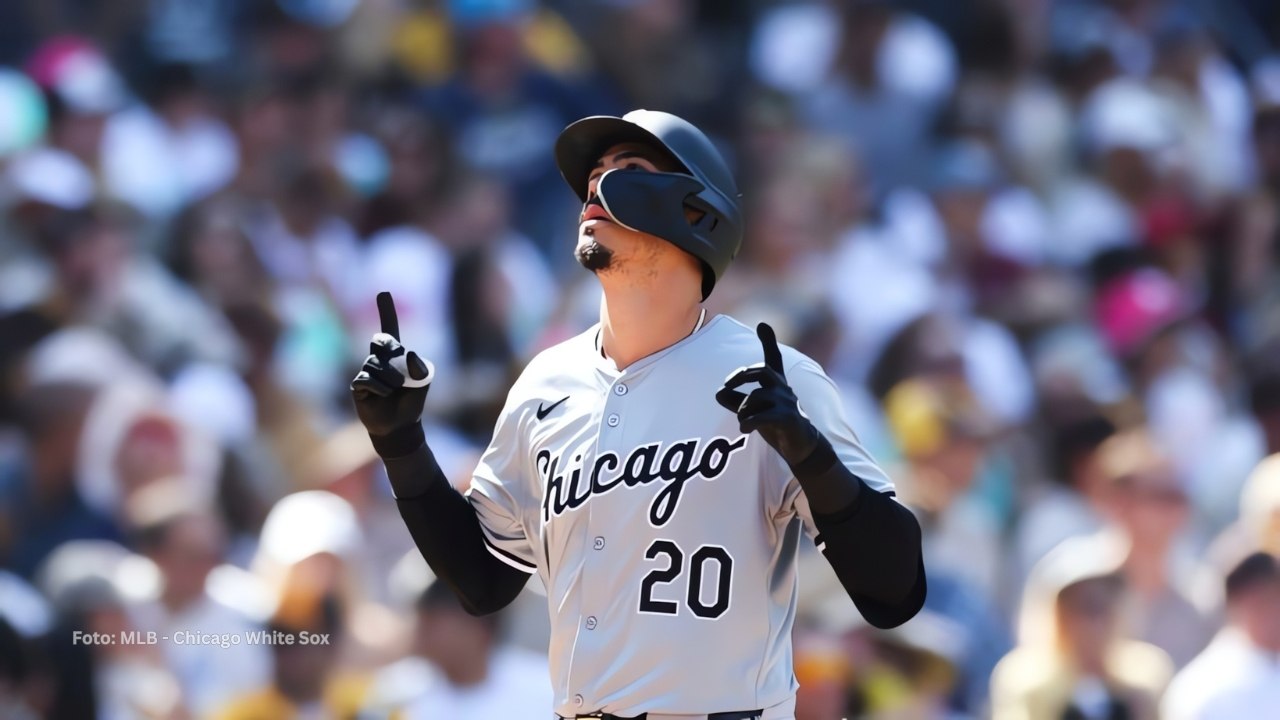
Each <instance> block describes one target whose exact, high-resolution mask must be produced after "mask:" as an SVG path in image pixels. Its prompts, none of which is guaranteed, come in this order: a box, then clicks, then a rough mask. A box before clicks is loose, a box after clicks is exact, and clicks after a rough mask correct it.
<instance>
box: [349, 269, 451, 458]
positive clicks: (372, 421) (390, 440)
mask: <svg viewBox="0 0 1280 720" xmlns="http://www.w3.org/2000/svg"><path fill="white" fill-rule="evenodd" d="M378 318H379V320H380V321H381V324H382V331H381V332H379V333H377V334H375V335H374V336H373V340H372V341H371V342H370V343H369V357H367V358H365V361H364V365H362V366H361V367H360V372H359V373H357V374H356V376H355V379H353V380H352V381H351V398H352V400H353V401H354V402H355V406H356V415H357V416H358V417H359V418H360V422H361V423H364V427H365V430H367V431H369V439H370V440H371V441H372V442H373V448H374V450H377V452H378V455H380V456H382V457H383V458H392V457H401V456H403V455H408V454H409V453H411V452H413V451H414V450H416V449H417V448H418V446H420V445H422V444H423V442H425V438H424V436H423V433H422V409H423V407H424V406H425V405H426V402H427V391H428V390H430V389H431V380H432V378H433V377H434V375H435V368H433V367H432V365H431V363H429V362H427V361H425V360H423V359H422V358H420V357H418V355H417V354H416V353H412V352H406V351H405V348H404V346H403V345H401V344H400V321H399V319H398V318H397V317H396V306H395V302H394V301H392V299H391V293H388V292H381V293H378Z"/></svg>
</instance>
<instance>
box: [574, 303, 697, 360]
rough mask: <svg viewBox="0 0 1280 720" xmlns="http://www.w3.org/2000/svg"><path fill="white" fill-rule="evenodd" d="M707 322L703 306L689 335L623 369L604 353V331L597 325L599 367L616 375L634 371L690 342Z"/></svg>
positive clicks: (596, 338)
mask: <svg viewBox="0 0 1280 720" xmlns="http://www.w3.org/2000/svg"><path fill="white" fill-rule="evenodd" d="M706 322H707V309H706V308H702V310H701V311H700V312H699V313H698V322H697V323H696V324H695V325H694V326H693V330H690V331H689V334H688V335H686V336H684V337H683V338H681V339H680V340H679V341H677V342H675V343H672V344H671V345H669V346H667V347H665V348H663V349H662V350H659V351H658V352H656V353H653V354H652V355H650V356H648V357H645V358H641V359H640V360H637V361H636V362H635V363H633V364H632V365H631V367H629V368H627V369H626V370H622V371H620V370H618V368H617V366H615V365H614V364H613V361H611V360H610V359H609V356H608V355H605V354H604V331H603V328H601V327H599V326H597V327H596V332H595V341H594V343H595V359H596V366H597V367H599V368H600V369H601V370H604V371H605V372H607V373H608V374H610V375H614V376H617V375H621V374H622V373H624V372H632V371H634V370H636V369H638V368H639V367H640V366H642V365H648V364H649V362H651V361H652V360H655V359H657V358H659V357H661V356H662V355H665V354H666V353H667V352H669V351H670V350H672V349H673V348H676V347H679V346H680V345H682V344H684V343H686V342H688V341H689V338H691V337H693V336H694V335H697V334H698V331H700V330H702V329H703V327H705V325H706Z"/></svg>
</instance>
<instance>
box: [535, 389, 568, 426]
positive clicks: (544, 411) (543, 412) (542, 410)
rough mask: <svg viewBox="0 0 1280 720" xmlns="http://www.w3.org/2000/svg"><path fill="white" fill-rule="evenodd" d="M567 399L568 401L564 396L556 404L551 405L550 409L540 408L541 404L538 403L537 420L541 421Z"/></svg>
mask: <svg viewBox="0 0 1280 720" xmlns="http://www.w3.org/2000/svg"><path fill="white" fill-rule="evenodd" d="M568 399H569V396H568V395H565V396H564V397H562V398H560V399H559V400H557V401H556V402H554V403H552V404H551V407H542V403H538V412H537V415H538V419H539V420H541V419H543V418H545V417H546V416H547V415H550V414H551V411H552V410H555V409H556V408H557V407H559V406H560V403H562V402H564V401H565V400H568Z"/></svg>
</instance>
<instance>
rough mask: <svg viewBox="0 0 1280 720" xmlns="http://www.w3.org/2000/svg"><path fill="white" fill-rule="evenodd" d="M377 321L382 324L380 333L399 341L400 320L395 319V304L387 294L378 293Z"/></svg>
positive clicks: (389, 294)
mask: <svg viewBox="0 0 1280 720" xmlns="http://www.w3.org/2000/svg"><path fill="white" fill-rule="evenodd" d="M378 320H379V321H380V322H381V323H382V332H384V333H386V334H388V335H390V336H391V337H393V338H395V339H396V340H399V339H400V320H399V319H398V318H397V317H396V303H395V301H394V300H392V299H391V293H389V292H380V293H378Z"/></svg>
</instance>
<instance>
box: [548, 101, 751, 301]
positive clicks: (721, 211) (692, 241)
mask: <svg viewBox="0 0 1280 720" xmlns="http://www.w3.org/2000/svg"><path fill="white" fill-rule="evenodd" d="M626 142H636V143H641V144H643V145H647V146H649V147H652V148H654V149H655V150H658V151H659V152H662V153H664V154H665V155H667V156H669V157H670V159H672V160H674V161H675V163H676V165H678V166H679V171H678V172H675V173H635V172H627V171H621V170H615V171H612V172H610V173H607V174H606V176H605V177H603V178H601V182H600V185H599V186H598V187H597V195H598V196H599V197H600V199H601V201H602V204H603V205H604V208H605V210H606V211H607V212H608V213H609V215H610V216H612V217H613V218H614V219H615V220H617V221H618V222H619V223H620V224H622V225H624V226H627V227H630V228H632V229H635V230H640V231H643V232H647V233H649V234H651V235H656V236H658V237H660V238H662V239H664V240H667V241H668V242H670V243H672V244H673V245H675V246H676V247H678V248H680V249H682V250H684V251H686V252H688V253H689V254H691V255H693V256H694V257H696V258H698V259H699V260H701V261H702V265H703V270H704V272H703V281H702V298H703V299H704V300H705V299H706V298H707V296H708V295H710V294H711V289H712V288H713V287H714V286H715V283H716V281H717V280H719V279H720V277H721V276H723V275H724V272H725V270H727V269H728V268H729V263H730V262H731V261H732V260H733V258H734V256H736V255H737V254H738V249H739V248H741V247H742V208H741V205H740V204H739V198H740V197H741V196H740V194H739V193H738V186H737V184H736V183H735V182H734V180H733V174H732V173H731V172H730V171H729V166H728V165H727V164H726V163H725V161H724V158H723V157H721V156H720V152H719V151H718V150H716V147H715V145H713V144H712V143H711V141H710V140H709V139H707V136H706V135H704V134H702V131H701V130H699V129H698V128H696V127H694V126H693V125H692V124H691V123H689V122H687V121H686V120H683V119H681V118H679V117H676V116H675V115H672V114H670V113H665V112H659V111H656V110H633V111H631V112H629V113H627V114H626V115H623V116H622V117H620V118H619V117H612V116H608V115H595V116H592V117H588V118H583V119H582V120H579V121H577V122H575V123H573V124H571V125H569V126H568V127H567V128H565V129H564V131H563V132H561V133H560V137H559V138H558V139H557V140H556V148H555V150H556V165H557V166H559V168H560V174H561V175H562V176H563V177H564V179H565V182H567V183H569V187H571V188H573V191H574V192H575V193H577V194H578V198H579V199H581V200H582V201H583V202H586V201H587V186H588V184H589V183H588V181H589V178H590V176H591V170H592V168H593V167H595V164H596V162H597V161H598V160H599V159H600V155H601V154H602V153H603V152H604V151H605V150H608V149H609V147H610V146H612V145H616V144H618V143H626ZM685 207H691V208H694V209H695V210H698V211H699V212H700V216H699V217H698V218H697V219H696V220H694V221H689V220H687V219H686V218H685V213H684V208H685Z"/></svg>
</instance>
